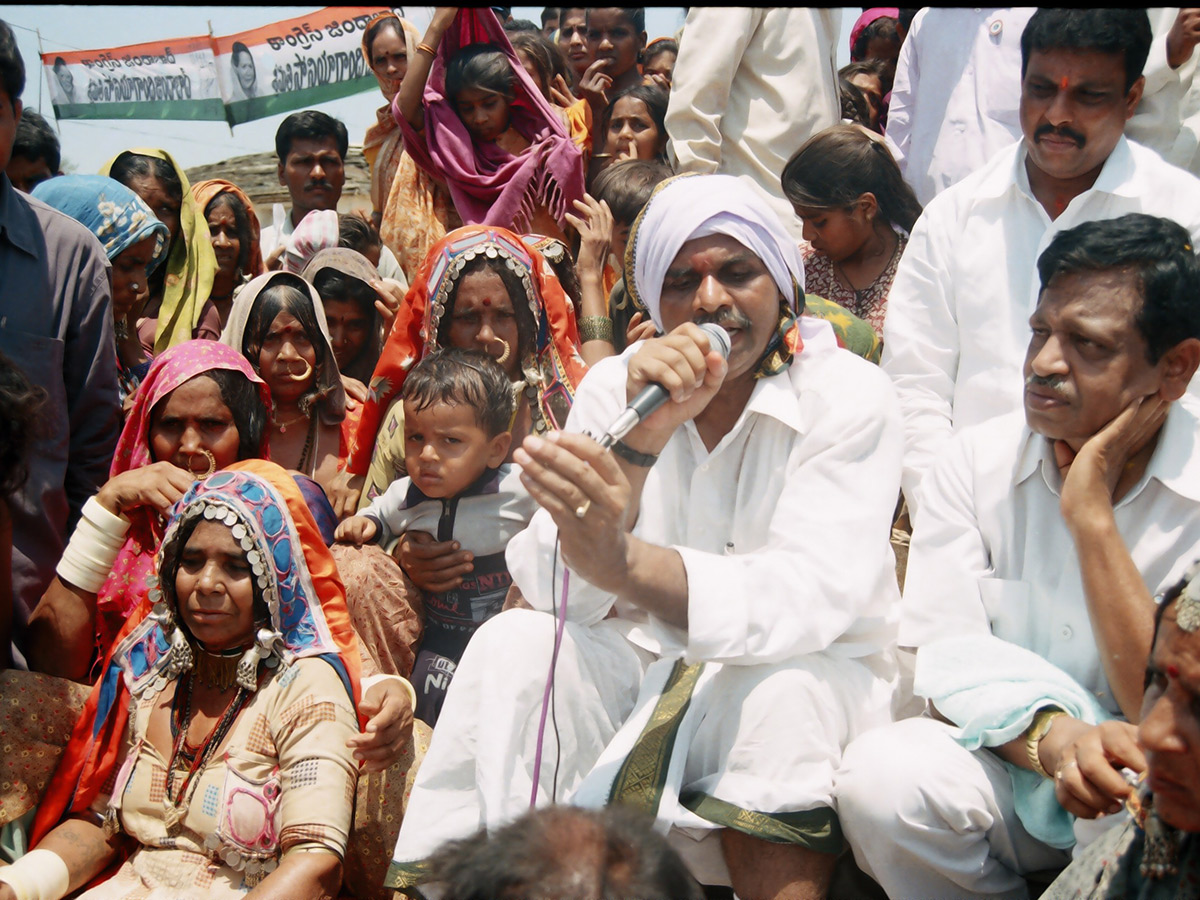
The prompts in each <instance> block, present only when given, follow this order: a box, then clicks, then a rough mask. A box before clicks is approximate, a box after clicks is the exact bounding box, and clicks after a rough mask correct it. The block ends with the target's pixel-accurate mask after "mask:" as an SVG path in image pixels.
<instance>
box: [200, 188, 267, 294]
mask: <svg viewBox="0 0 1200 900" xmlns="http://www.w3.org/2000/svg"><path fill="white" fill-rule="evenodd" d="M221 194H232V195H233V196H235V197H237V198H238V200H240V201H241V203H242V206H244V207H245V209H246V218H247V219H249V220H250V256H249V262H248V263H247V265H248V266H249V271H247V272H243V273H242V274H244V275H249V276H250V277H251V278H257V277H258V276H259V275H261V274H262V273H263V258H262V245H261V243H260V241H259V236H260V234H261V232H262V229H261V228H260V226H259V224H258V214H257V213H256V212H255V211H254V204H253V203H251V202H250V198H249V197H248V196H246V192H245V191H243V190H242V189H241V188H240V187H238V186H237V185H236V184H234V183H233V182H232V181H225V180H223V179H221V178H210V179H209V180H208V181H197V182H196V183H195V184H193V185H192V196H193V197H195V198H196V212H197V213H198V214H199V215H201V216H205V215H206V214H205V210H206V209H208V204H210V203H212V201H213V200H214V199H215V198H216V197H219V196H221ZM205 221H207V218H206V219H205Z"/></svg>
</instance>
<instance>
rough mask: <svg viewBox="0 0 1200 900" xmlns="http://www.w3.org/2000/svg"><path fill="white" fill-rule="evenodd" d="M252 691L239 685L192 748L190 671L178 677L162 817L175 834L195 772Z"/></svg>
mask: <svg viewBox="0 0 1200 900" xmlns="http://www.w3.org/2000/svg"><path fill="white" fill-rule="evenodd" d="M251 693H252V691H248V690H246V689H245V688H244V687H240V686H239V687H238V691H237V693H236V694H235V695H234V696H233V699H232V700H230V701H229V705H228V706H226V707H225V712H223V713H221V718H220V719H218V720H217V724H216V725H214V726H213V728H212V730H211V731H210V732H209V733H208V735H207V736H205V738H204V739H203V740H202V741H201V742H200V745H199V746H198V747H195V748H192V747H189V746H188V745H187V732H188V725H190V724H191V721H192V674H191V673H190V672H189V673H188V674H187V675H186V676H185V677H184V679H181V680H180V682H179V684H178V686H177V687H176V689H175V697H174V698H173V699H172V700H171V731H172V732H173V736H174V738H175V742H174V745H173V746H172V748H171V759H170V761H169V762H168V763H167V784H166V791H165V792H164V795H163V819H164V820H165V822H166V825H167V831H168V832H169V833H171V834H174V833H175V832H176V831H177V829H178V828H179V822H180V820H182V819H183V817H184V816H185V815H187V811H188V807H189V806H190V805H191V802H192V794H193V792H194V791H195V789H196V784H197V783H198V782H197V781H196V775H197V774H199V773H200V772H202V771H203V770H204V767H205V766H206V765H208V761H209V759H211V758H212V755H213V753H214V752H216V749H217V747H218V746H220V744H221V741H223V740H224V739H225V735H227V734H228V733H229V729H230V728H232V727H233V722H234V719H236V718H237V717H238V714H239V713H240V712H241V711H242V709H243V708H244V707H245V706H246V703H247V701H249V699H250V694H251ZM180 694H183V695H184V701H183V709H182V710H180V709H179V695H180ZM189 760H190V765H189ZM185 765H186V766H187V775H186V777H185V778H184V780H183V784H181V785H180V786H179V792H178V793H176V792H175V771H176V768H183V766H185ZM172 795H174V796H172Z"/></svg>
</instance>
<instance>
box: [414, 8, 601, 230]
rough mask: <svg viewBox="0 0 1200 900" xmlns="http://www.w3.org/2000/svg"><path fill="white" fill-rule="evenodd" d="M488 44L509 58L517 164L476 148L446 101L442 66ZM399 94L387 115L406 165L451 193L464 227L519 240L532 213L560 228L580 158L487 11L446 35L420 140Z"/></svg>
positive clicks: (463, 17) (487, 147) (578, 191)
mask: <svg viewBox="0 0 1200 900" xmlns="http://www.w3.org/2000/svg"><path fill="white" fill-rule="evenodd" d="M480 43H488V44H494V45H495V46H496V47H497V48H498V49H499V50H501V51H502V52H503V53H504V55H505V56H507V57H508V61H509V64H510V65H511V66H512V68H513V72H514V73H515V75H516V77H515V79H514V81H513V90H514V92H515V93H516V99H515V100H513V102H512V106H511V113H510V114H511V117H512V124H513V126H514V127H515V128H516V129H517V131H519V132H520V133H521V134H522V135H524V136H525V137H526V138H527V139H528V140H529V142H530V146H529V147H528V149H526V150H525V151H524V152H523V153H522V154H521V155H520V156H513V155H512V154H511V153H509V152H508V151H507V150H503V149H501V148H500V147H498V146H497V145H496V144H495V143H492V142H487V143H484V144H481V145H478V144H476V143H475V142H474V141H473V140H472V138H471V133H470V132H469V131H468V130H467V126H466V125H464V124H463V121H462V119H460V118H459V116H458V113H457V112H456V111H455V109H454V104H453V102H452V101H451V98H449V97H447V96H446V66H447V65H448V64H449V62H450V59H451V58H452V57H453V56H454V54H455V53H457V52H458V51H459V50H460V49H462V48H464V47H467V46H469V45H470V44H480ZM398 102H399V94H397V95H396V100H395V101H393V103H392V114H393V115H394V116H395V117H396V121H397V122H398V123H399V125H400V130H401V132H402V133H403V135H404V146H405V149H406V150H407V151H408V153H409V155H411V156H412V158H413V160H414V161H415V162H416V163H417V165H418V166H420V167H421V168H422V169H424V170H425V171H426V172H428V173H429V174H430V175H431V176H433V177H434V178H435V179H437V180H438V181H441V182H444V183H445V184H446V186H447V187H448V188H449V190H450V196H451V198H452V199H453V200H454V206H455V208H457V210H458V213H459V215H460V216H462V220H463V224H465V225H495V226H498V227H500V228H508V229H511V230H513V231H516V232H519V233H524V232H526V231H529V230H530V222H531V221H532V219H533V216H534V213H535V212H536V211H537V209H538V208H539V207H541V206H545V207H546V209H547V210H549V212H550V214H551V215H553V216H554V218H555V219H556V220H557V221H558V224H559V225H560V226H561V227H563V228H566V225H567V222H566V214H567V213H568V212H571V213H573V212H574V210H575V208H574V206H573V205H572V203H573V201H575V200H582V199H583V190H584V185H583V157H582V154H581V152H580V150H579V148H578V147H577V146H576V145H575V142H574V141H572V140H571V136H570V135H569V134H568V133H567V127H566V126H565V125H564V124H563V122H562V119H561V118H559V116H558V115H557V114H555V112H554V110H553V109H552V108H551V107H550V104H549V102H548V101H547V100H546V98H545V97H543V96H542V94H541V91H539V90H538V89H537V86H536V85H534V83H533V80H532V79H531V78H530V77H529V73H527V72H526V71H525V67H524V66H522V65H521V61H520V59H519V58H518V57H517V54H516V52H515V51H514V50H513V48H512V44H511V43H510V42H509V40H508V35H507V34H506V33H505V31H504V29H503V28H502V27H501V26H500V22H499V21H498V20H497V19H496V14H495V13H494V12H492V11H491V9H488V8H486V7H485V8H480V9H477V8H472V7H463V8H462V9H460V10H459V11H458V15H457V16H456V17H455V19H454V23H453V24H452V25H451V26H450V28H449V29H447V31H446V34H445V36H443V38H442V42H441V45H440V46H439V47H438V52H437V55H436V56H435V57H434V60H433V68H432V69H431V70H430V72H429V80H428V82H427V83H426V85H425V95H424V97H423V98H422V100H421V105H422V107H423V109H424V112H425V134H424V136H423V137H422V136H421V135H418V134H417V132H416V131H414V130H413V128H412V126H411V125H409V124H408V122H407V121H406V120H405V119H404V116H403V115H401V114H400V108H399V106H398Z"/></svg>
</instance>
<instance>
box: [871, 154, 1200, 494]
mask: <svg viewBox="0 0 1200 900" xmlns="http://www.w3.org/2000/svg"><path fill="white" fill-rule="evenodd" d="M1025 156H1026V153H1025V143H1024V141H1019V142H1017V143H1015V144H1013V145H1012V146H1010V147H1008V148H1006V149H1004V150H1002V151H1000V153H998V154H997V155H996V156H995V157H994V158H993V159H992V160H991V162H989V163H988V164H987V166H985V167H984V168H983V169H981V170H980V171H978V172H976V173H974V174H973V175H970V176H968V177H967V178H966V179H965V180H963V181H962V182H960V183H959V184H957V185H955V186H954V187H952V188H948V189H947V190H946V191H944V192H943V193H942V194H940V195H939V196H938V197H936V198H935V199H934V201H933V202H932V203H930V204H929V206H928V207H927V208H926V209H925V212H924V213H923V214H922V216H921V217H920V218H919V219H918V220H917V224H916V225H915V226H914V228H913V233H912V237H911V238H910V239H909V242H908V247H907V249H906V250H905V252H904V256H903V257H902V258H901V260H900V265H899V267H898V268H897V271H896V280H895V282H893V284H892V291H891V294H890V295H889V297H888V308H887V317H886V319H885V320H884V324H883V339H884V342H883V368H884V370H885V371H886V372H887V373H888V374H889V375H890V376H891V377H892V380H893V382H894V383H895V385H896V392H897V394H898V395H899V397H900V407H901V412H902V413H903V415H904V441H905V445H904V477H903V485H904V493H905V496H906V497H907V498H908V501H909V505H910V507H915V506H917V505H919V499H920V498H919V496H916V495H914V491H915V488H916V486H917V484H918V483H919V481H920V478H921V476H922V474H923V473H924V472H926V471H927V470H928V469H929V468H930V466H931V465H932V463H933V461H934V460H935V459H936V457H937V455H938V453H939V452H940V451H941V450H942V449H943V448H944V446H945V443H946V441H948V440H949V439H950V435H951V433H952V432H953V431H954V430H956V429H959V428H963V427H965V426H967V425H973V424H975V423H977V422H984V421H987V420H988V419H991V418H994V417H996V416H1000V415H1004V414H1005V413H1007V412H1010V411H1013V410H1017V409H1021V408H1022V399H1021V398H1022V385H1023V383H1024V382H1023V378H1022V374H1021V373H1022V367H1023V364H1024V359H1025V350H1026V348H1027V346H1028V344H1029V316H1030V314H1031V313H1032V312H1033V309H1034V307H1035V306H1036V305H1037V297H1038V292H1039V287H1040V284H1039V281H1038V275H1037V258H1038V256H1040V255H1041V253H1042V251H1043V250H1045V249H1046V247H1047V245H1049V243H1050V241H1051V240H1052V239H1053V238H1054V236H1055V235H1056V234H1058V232H1060V231H1064V230H1066V229H1068V228H1073V227H1075V226H1076V225H1079V224H1081V223H1083V222H1087V221H1092V220H1096V219H1109V218H1116V217H1118V216H1122V215H1125V214H1126V213H1132V212H1141V213H1149V214H1151V215H1156V216H1165V217H1167V218H1171V219H1174V220H1175V221H1177V222H1179V223H1180V224H1181V225H1183V226H1184V227H1185V228H1186V229H1187V230H1188V231H1189V232H1190V233H1191V235H1192V239H1193V242H1196V241H1198V240H1200V179H1196V178H1194V177H1193V176H1191V175H1189V174H1188V173H1186V172H1184V171H1183V170H1182V169H1177V168H1175V167H1174V166H1171V165H1168V164H1167V163H1165V162H1163V161H1162V160H1161V159H1160V158H1159V157H1158V156H1157V155H1156V154H1155V153H1154V152H1153V151H1151V150H1147V149H1146V148H1145V147H1141V146H1139V145H1137V144H1135V143H1133V142H1131V141H1128V140H1126V139H1125V138H1122V139H1121V140H1120V141H1119V142H1118V143H1117V146H1116V148H1115V149H1114V150H1113V152H1112V154H1111V155H1110V156H1109V158H1108V160H1107V162H1105V164H1104V168H1103V169H1102V170H1101V172H1100V176H1099V178H1097V179H1096V183H1095V185H1094V186H1093V187H1092V188H1091V190H1088V191H1085V192H1084V193H1082V194H1080V195H1079V196H1078V197H1076V198H1075V199H1074V200H1072V201H1071V203H1070V204H1069V205H1068V206H1067V208H1066V210H1065V211H1064V212H1063V213H1062V215H1060V216H1059V217H1058V218H1057V219H1056V220H1054V221H1053V222H1051V221H1050V217H1049V216H1048V215H1047V214H1046V211H1045V210H1044V209H1043V208H1042V206H1041V204H1040V203H1038V201H1037V200H1036V199H1034V197H1033V194H1032V192H1031V191H1030V188H1029V178H1028V176H1027V175H1026V172H1025V164H1024V163H1025ZM1192 389H1193V390H1196V389H1197V386H1196V385H1195V384H1194V385H1193V388H1192Z"/></svg>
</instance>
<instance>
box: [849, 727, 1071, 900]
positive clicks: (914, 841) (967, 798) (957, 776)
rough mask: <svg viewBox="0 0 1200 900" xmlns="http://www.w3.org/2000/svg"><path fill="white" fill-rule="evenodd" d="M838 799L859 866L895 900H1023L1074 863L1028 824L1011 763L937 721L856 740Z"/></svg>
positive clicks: (887, 730)
mask: <svg viewBox="0 0 1200 900" xmlns="http://www.w3.org/2000/svg"><path fill="white" fill-rule="evenodd" d="M837 797H838V814H839V816H840V818H841V822H842V827H843V829H844V830H845V833H846V838H847V840H848V841H849V842H850V846H851V847H852V848H853V849H854V858H855V860H856V861H857V863H858V865H859V867H860V868H861V869H862V870H863V871H865V872H867V873H868V874H869V875H870V876H871V877H872V878H874V879H875V880H876V881H878V882H879V884H880V885H881V886H882V887H883V889H884V891H886V892H887V895H888V896H889V897H891V898H892V900H913V898H923V900H943V898H944V900H962V898H968V897H988V898H1012V900H1024V898H1027V897H1028V896H1029V890H1028V887H1027V886H1026V883H1025V879H1024V877H1023V876H1024V875H1026V874H1028V873H1030V872H1037V871H1042V870H1045V869H1055V868H1061V867H1062V866H1065V865H1066V864H1067V863H1069V862H1070V860H1071V853H1070V851H1069V850H1057V849H1055V848H1053V847H1050V846H1048V845H1046V844H1043V843H1042V842H1041V841H1038V840H1036V839H1035V838H1033V837H1031V836H1030V834H1029V833H1028V832H1027V831H1026V830H1025V828H1024V827H1023V826H1022V825H1021V822H1020V820H1019V818H1018V817H1017V813H1016V810H1015V808H1014V805H1013V786H1012V778H1011V776H1010V775H1009V773H1008V770H1007V769H1006V768H1005V765H1004V763H1003V761H1002V760H1001V759H1000V758H999V757H998V756H996V755H995V754H994V753H992V752H991V751H990V750H977V751H974V752H972V751H969V750H966V749H964V748H963V747H962V746H960V745H959V744H958V743H957V742H956V741H955V739H954V738H953V737H952V735H951V726H948V725H945V724H944V723H942V722H939V721H936V720H934V719H930V718H925V717H922V718H915V719H906V720H904V721H901V722H896V723H895V724H892V725H889V726H887V727H885V728H880V729H876V730H875V731H872V732H870V733H868V734H864V735H863V736H862V737H859V738H857V739H856V740H855V741H854V742H853V743H852V744H851V745H850V746H849V747H847V748H846V752H845V754H844V756H843V759H842V767H841V770H840V771H839V772H838V775H837Z"/></svg>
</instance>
